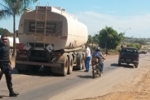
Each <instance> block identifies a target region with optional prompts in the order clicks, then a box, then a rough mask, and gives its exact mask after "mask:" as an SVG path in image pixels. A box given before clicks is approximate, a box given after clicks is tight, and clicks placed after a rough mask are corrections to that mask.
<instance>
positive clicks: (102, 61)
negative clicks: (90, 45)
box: [92, 47, 105, 73]
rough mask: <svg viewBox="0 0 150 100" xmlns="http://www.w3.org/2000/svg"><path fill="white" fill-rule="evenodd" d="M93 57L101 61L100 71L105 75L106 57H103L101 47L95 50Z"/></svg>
mask: <svg viewBox="0 0 150 100" xmlns="http://www.w3.org/2000/svg"><path fill="white" fill-rule="evenodd" d="M92 57H94V58H98V59H99V68H100V69H99V70H100V72H101V73H103V68H104V60H105V57H104V56H103V54H102V52H101V50H100V47H97V48H96V49H95V51H94V53H93V54H92Z"/></svg>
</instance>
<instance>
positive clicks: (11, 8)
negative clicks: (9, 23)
mask: <svg viewBox="0 0 150 100" xmlns="http://www.w3.org/2000/svg"><path fill="white" fill-rule="evenodd" d="M2 1H3V4H2V3H0V6H1V9H0V19H3V18H9V17H13V33H14V35H13V53H12V56H14V55H15V49H16V29H15V27H16V16H17V15H21V14H22V13H23V12H24V11H25V9H26V8H28V7H29V6H30V5H31V4H32V3H35V2H37V1H38V0H2Z"/></svg>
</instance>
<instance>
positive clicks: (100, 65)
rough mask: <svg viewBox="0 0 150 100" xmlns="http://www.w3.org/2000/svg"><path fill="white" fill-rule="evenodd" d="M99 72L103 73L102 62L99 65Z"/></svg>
mask: <svg viewBox="0 0 150 100" xmlns="http://www.w3.org/2000/svg"><path fill="white" fill-rule="evenodd" d="M99 67H100V71H101V72H103V69H104V62H100V63H99Z"/></svg>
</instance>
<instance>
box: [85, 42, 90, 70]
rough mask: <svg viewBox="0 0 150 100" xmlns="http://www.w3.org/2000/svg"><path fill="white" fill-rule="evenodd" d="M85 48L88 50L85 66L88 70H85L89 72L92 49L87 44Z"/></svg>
mask: <svg viewBox="0 0 150 100" xmlns="http://www.w3.org/2000/svg"><path fill="white" fill-rule="evenodd" d="M85 48H86V51H85V68H86V70H85V72H88V71H89V68H90V59H91V50H90V48H89V47H88V45H87V44H86V45H85Z"/></svg>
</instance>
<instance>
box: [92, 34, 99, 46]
mask: <svg viewBox="0 0 150 100" xmlns="http://www.w3.org/2000/svg"><path fill="white" fill-rule="evenodd" d="M93 43H94V44H99V34H95V35H94V36H93Z"/></svg>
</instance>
